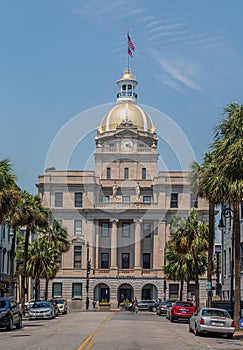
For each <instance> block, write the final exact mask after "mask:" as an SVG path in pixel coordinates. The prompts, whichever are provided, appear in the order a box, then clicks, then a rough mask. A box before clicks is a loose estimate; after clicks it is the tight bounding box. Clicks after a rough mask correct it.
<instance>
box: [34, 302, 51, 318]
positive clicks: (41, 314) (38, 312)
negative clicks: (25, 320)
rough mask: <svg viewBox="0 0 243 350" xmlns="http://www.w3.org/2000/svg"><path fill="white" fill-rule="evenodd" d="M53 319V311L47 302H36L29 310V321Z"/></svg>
mask: <svg viewBox="0 0 243 350" xmlns="http://www.w3.org/2000/svg"><path fill="white" fill-rule="evenodd" d="M45 318H55V311H54V309H53V307H52V305H51V303H49V301H36V302H35V303H34V304H33V305H32V306H31V308H30V309H29V320H33V319H45Z"/></svg>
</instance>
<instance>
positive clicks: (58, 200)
mask: <svg viewBox="0 0 243 350" xmlns="http://www.w3.org/2000/svg"><path fill="white" fill-rule="evenodd" d="M62 206H63V193H62V192H55V207H62Z"/></svg>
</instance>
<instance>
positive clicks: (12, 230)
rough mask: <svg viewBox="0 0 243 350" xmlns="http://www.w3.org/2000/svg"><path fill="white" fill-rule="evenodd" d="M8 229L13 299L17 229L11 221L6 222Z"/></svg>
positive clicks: (10, 281) (10, 280)
mask: <svg viewBox="0 0 243 350" xmlns="http://www.w3.org/2000/svg"><path fill="white" fill-rule="evenodd" d="M6 225H7V227H8V236H9V239H12V241H11V248H10V256H9V296H10V297H13V296H14V293H13V290H14V288H13V287H14V258H15V241H16V228H15V227H13V226H12V223H11V221H10V220H6Z"/></svg>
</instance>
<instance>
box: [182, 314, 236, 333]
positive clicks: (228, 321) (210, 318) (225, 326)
mask: <svg viewBox="0 0 243 350" xmlns="http://www.w3.org/2000/svg"><path fill="white" fill-rule="evenodd" d="M234 331H235V325H234V321H233V319H232V318H231V316H230V314H229V313H228V311H226V310H224V309H216V308H201V309H198V310H197V311H196V312H195V313H194V314H193V315H192V317H191V318H190V320H189V332H194V334H195V335H200V334H201V333H218V334H222V335H226V336H227V337H228V338H232V337H233V335H234Z"/></svg>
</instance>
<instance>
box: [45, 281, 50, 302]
mask: <svg viewBox="0 0 243 350" xmlns="http://www.w3.org/2000/svg"><path fill="white" fill-rule="evenodd" d="M48 284H49V279H48V278H46V280H45V300H48Z"/></svg>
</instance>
